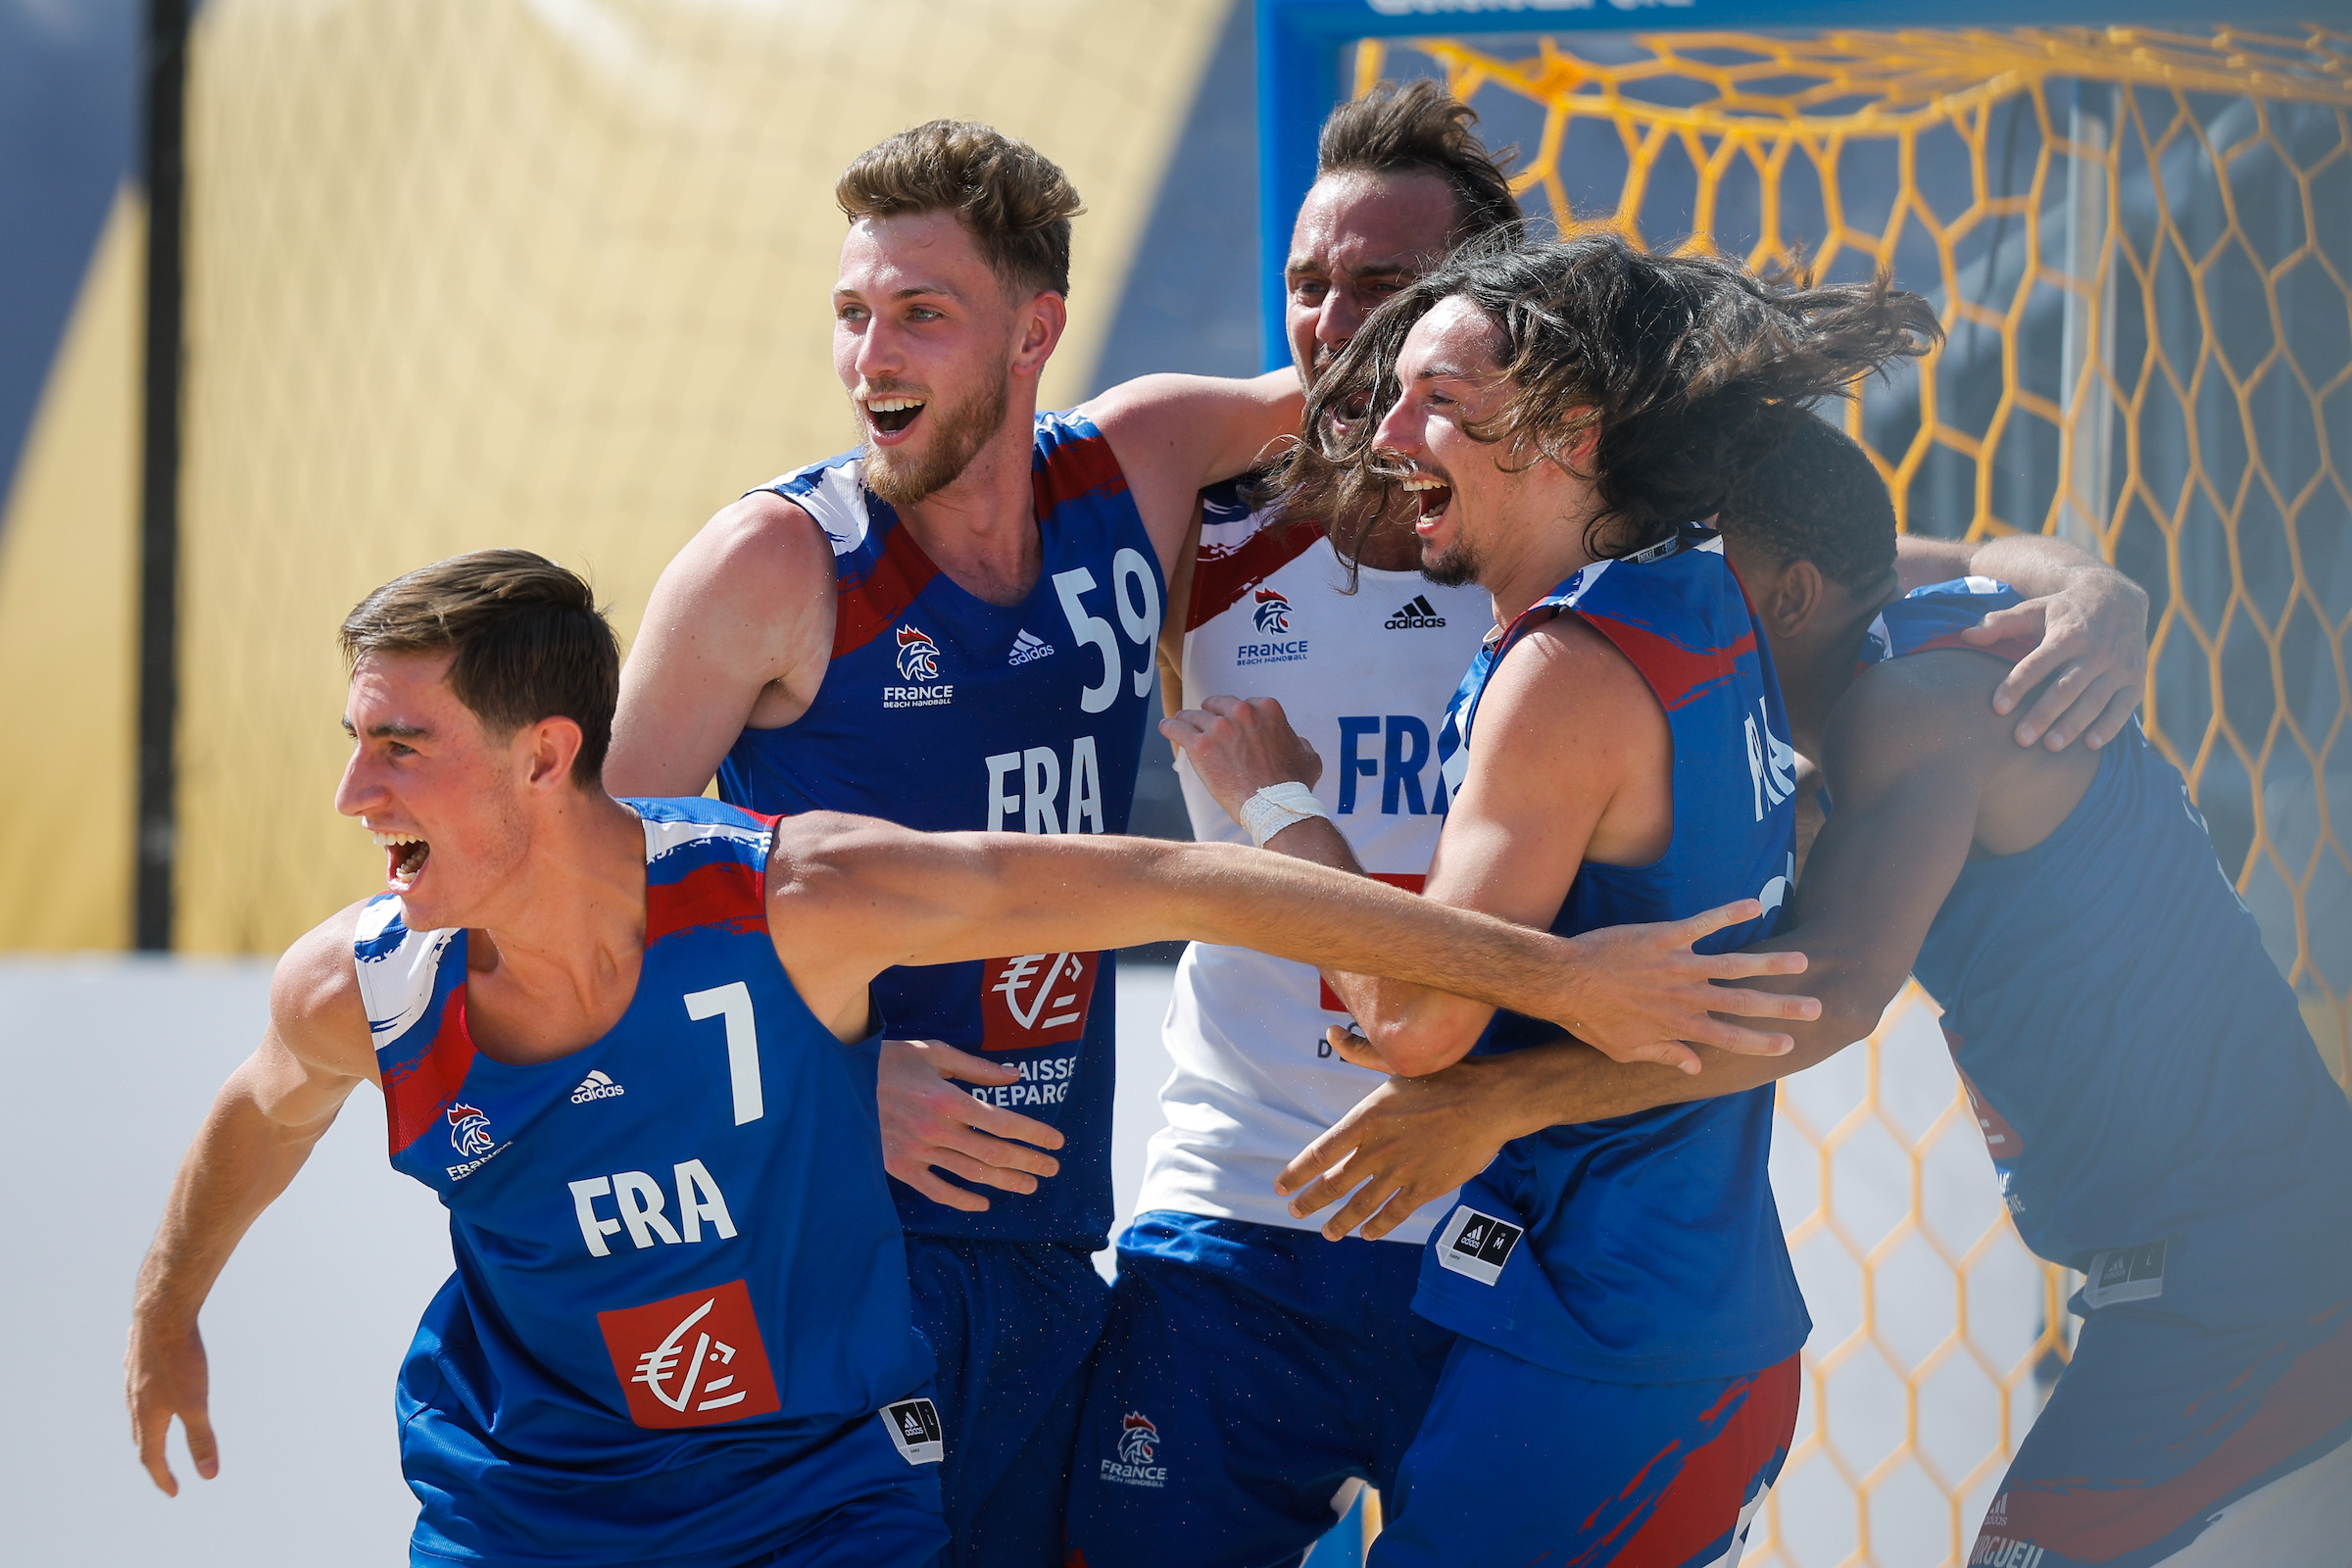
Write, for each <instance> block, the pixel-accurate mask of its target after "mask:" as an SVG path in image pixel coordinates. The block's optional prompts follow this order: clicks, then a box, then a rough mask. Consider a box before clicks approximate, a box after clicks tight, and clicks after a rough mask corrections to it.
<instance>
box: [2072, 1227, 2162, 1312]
mask: <svg viewBox="0 0 2352 1568" xmlns="http://www.w3.org/2000/svg"><path fill="white" fill-rule="evenodd" d="M2164 1248H2165V1244H2164V1243H2162V1242H2150V1243H2148V1244H2147V1245H2146V1246H2144V1247H2117V1248H2110V1249H2109V1250H2106V1251H2103V1252H2093V1253H2091V1254H2090V1267H2089V1268H2088V1269H2087V1270H2085V1271H2084V1275H2083V1280H2082V1302H2083V1304H2084V1305H2085V1306H2088V1307H2090V1308H2092V1309H2093V1310H2096V1309H2097V1308H2099V1307H2102V1306H2113V1305H2115V1303H2116V1302H2118V1301H2150V1300H2154V1299H2156V1298H2157V1297H2159V1296H2162V1295H2163V1294H2164Z"/></svg>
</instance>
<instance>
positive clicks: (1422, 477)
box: [1400, 468, 1453, 533]
mask: <svg viewBox="0 0 2352 1568" xmlns="http://www.w3.org/2000/svg"><path fill="white" fill-rule="evenodd" d="M1400 485H1401V488H1402V489H1403V491H1404V493H1405V494H1406V495H1408V496H1411V497H1412V498H1413V508H1414V510H1415V512H1417V513H1418V514H1419V517H1418V519H1417V520H1416V521H1415V523H1414V528H1415V530H1416V531H1417V532H1420V533H1427V532H1429V531H1430V530H1431V529H1432V528H1434V527H1436V526H1437V523H1438V519H1439V518H1440V517H1443V516H1444V515H1446V508H1447V507H1449V506H1451V505H1452V504H1453V487H1452V486H1451V485H1449V484H1447V483H1446V481H1445V480H1443V479H1441V478H1439V477H1437V476H1436V475H1435V474H1432V473H1427V472H1424V471H1423V470H1422V469H1419V468H1415V469H1414V470H1413V471H1412V472H1410V473H1408V474H1406V475H1405V476H1404V478H1403V479H1402V480H1401V481H1400Z"/></svg>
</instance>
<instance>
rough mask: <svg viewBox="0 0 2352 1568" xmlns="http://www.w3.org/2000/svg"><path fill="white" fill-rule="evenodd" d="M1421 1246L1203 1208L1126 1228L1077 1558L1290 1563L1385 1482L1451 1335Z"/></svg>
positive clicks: (1092, 1405) (1085, 1440)
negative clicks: (1362, 1491)
mask: <svg viewBox="0 0 2352 1568" xmlns="http://www.w3.org/2000/svg"><path fill="white" fill-rule="evenodd" d="M1420 1271H1421V1249H1420V1248H1419V1247H1414V1246H1407V1245H1405V1244H1403V1243H1400V1242H1366V1241H1362V1240H1349V1241H1345V1242H1327V1241H1325V1240H1324V1239H1323V1238H1322V1237H1321V1236H1320V1235H1318V1234H1316V1233H1315V1232H1313V1231H1305V1230H1290V1229H1287V1228H1285V1227H1282V1226H1279V1225H1256V1224H1251V1223H1250V1222H1248V1221H1245V1220H1234V1219H1208V1218H1204V1217H1202V1216H1200V1215H1196V1214H1178V1213H1151V1214H1145V1215H1141V1216H1139V1217H1138V1218H1137V1220H1136V1222H1135V1224H1134V1225H1133V1226H1131V1227H1130V1228H1129V1229H1128V1231H1127V1232H1126V1234H1125V1235H1123V1236H1121V1237H1120V1238H1119V1278H1118V1284H1117V1285H1116V1286H1115V1287H1114V1288H1113V1289H1112V1292H1111V1311H1110V1327H1109V1328H1108V1329H1107V1330H1105V1331H1104V1333H1103V1348H1102V1349H1101V1350H1100V1351H1099V1352H1098V1353H1097V1355H1096V1358H1095V1370H1094V1376H1093V1381H1092V1383H1091V1384H1090V1386H1089V1388H1088V1391H1087V1397H1086V1414H1085V1417H1084V1419H1083V1420H1082V1422H1081V1423H1080V1426H1079V1429H1078V1452H1077V1457H1076V1459H1075V1461H1074V1463H1073V1466H1072V1469H1073V1472H1074V1480H1073V1481H1072V1484H1071V1488H1070V1526H1069V1530H1070V1548H1071V1555H1070V1562H1071V1564H1072V1568H1084V1565H1085V1564H1089V1563H1092V1564H1095V1565H1096V1568H1150V1565H1156V1564H1166V1565H1168V1568H1272V1565H1275V1564H1295V1563H1297V1562H1298V1561H1299V1558H1300V1556H1302V1555H1303V1554H1304V1553H1305V1551H1306V1549H1307V1548H1308V1547H1309V1546H1311V1545H1313V1544H1314V1543H1315V1541H1316V1539H1317V1538H1318V1537H1320V1536H1321V1535H1322V1534H1323V1533H1324V1532H1325V1531H1328V1530H1329V1529H1330V1528H1331V1527H1332V1525H1333V1524H1334V1523H1335V1522H1336V1520H1337V1517H1338V1514H1339V1513H1341V1512H1345V1511H1346V1508H1347V1505H1348V1500H1349V1497H1350V1495H1351V1494H1352V1493H1353V1492H1354V1491H1355V1487H1354V1486H1353V1485H1351V1482H1355V1481H1366V1480H1368V1481H1370V1482H1371V1483H1372V1484H1373V1485H1374V1486H1376V1487H1381V1488H1384V1489H1385V1488H1387V1487H1388V1486H1390V1485H1391V1484H1392V1482H1393V1481H1394V1480H1395V1477H1396V1470H1397V1462H1398V1460H1400V1459H1401V1458H1402V1457H1403V1455H1404V1450H1405V1447H1406V1446H1407V1445H1408V1444H1410V1443H1411V1442H1412V1437H1413V1433H1414V1431H1415V1429H1416V1428H1417V1427H1418V1426H1419V1425H1420V1420H1421V1410H1422V1407H1423V1406H1424V1405H1425V1404H1427V1403H1428V1402H1429V1396H1430V1392H1431V1390H1433V1389H1434V1388H1435V1387H1436V1386H1437V1378H1438V1372H1439V1370H1440V1368H1442V1367H1443V1366H1444V1365H1445V1360H1446V1348H1447V1347H1448V1346H1449V1345H1450V1344H1451V1343H1452V1340H1453V1336H1452V1335H1451V1334H1449V1333H1448V1332H1446V1330H1444V1329H1441V1328H1439V1327H1438V1326H1437V1325H1435V1324H1434V1323H1430V1322H1427V1321H1425V1320H1424V1319H1421V1318H1418V1317H1415V1316H1414V1315H1413V1312H1412V1299H1413V1289H1414V1286H1415V1283H1416V1282H1417V1281H1418V1280H1419V1278H1420Z"/></svg>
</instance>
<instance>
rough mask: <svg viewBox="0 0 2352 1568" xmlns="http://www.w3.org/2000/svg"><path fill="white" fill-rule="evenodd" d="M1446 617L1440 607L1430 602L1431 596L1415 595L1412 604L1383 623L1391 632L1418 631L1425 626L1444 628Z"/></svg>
mask: <svg viewBox="0 0 2352 1568" xmlns="http://www.w3.org/2000/svg"><path fill="white" fill-rule="evenodd" d="M1445 624H1446V617H1445V616H1444V615H1441V614H1439V613H1438V607H1437V606H1435V605H1433V604H1431V603H1430V602H1429V595H1427V594H1415V595H1414V596H1413V600H1412V603H1410V604H1408V605H1406V606H1405V607H1404V608H1402V609H1401V610H1399V611H1397V613H1395V614H1394V615H1391V616H1390V617H1389V618H1388V619H1386V620H1384V621H1382V622H1381V625H1382V626H1384V627H1386V628H1387V629H1388V630H1390V631H1417V630H1419V629H1420V628H1422V627H1424V626H1443V625H1445Z"/></svg>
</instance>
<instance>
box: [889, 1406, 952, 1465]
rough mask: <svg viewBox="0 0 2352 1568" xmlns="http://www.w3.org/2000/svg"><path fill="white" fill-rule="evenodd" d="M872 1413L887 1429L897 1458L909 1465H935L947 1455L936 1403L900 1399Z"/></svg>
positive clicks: (946, 1446)
mask: <svg viewBox="0 0 2352 1568" xmlns="http://www.w3.org/2000/svg"><path fill="white" fill-rule="evenodd" d="M874 1414H876V1415H878V1416H880V1417H881V1418H882V1424H883V1425H884V1426H885V1427H888V1428H889V1429H890V1441H891V1442H893V1443H895V1444H897V1445H898V1447H899V1457H900V1458H902V1459H904V1460H906V1461H907V1463H908V1464H937V1463H939V1462H940V1461H941V1460H942V1459H945V1458H946V1457H947V1456H948V1442H947V1435H946V1433H944V1432H943V1431H942V1430H941V1429H940V1425H939V1406H938V1405H936V1404H933V1403H932V1402H931V1401H930V1400H929V1399H901V1400H900V1401H899V1402H898V1403H896V1404H886V1405H884V1406H883V1407H882V1408H881V1409H879V1410H876V1411H875V1412H874Z"/></svg>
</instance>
